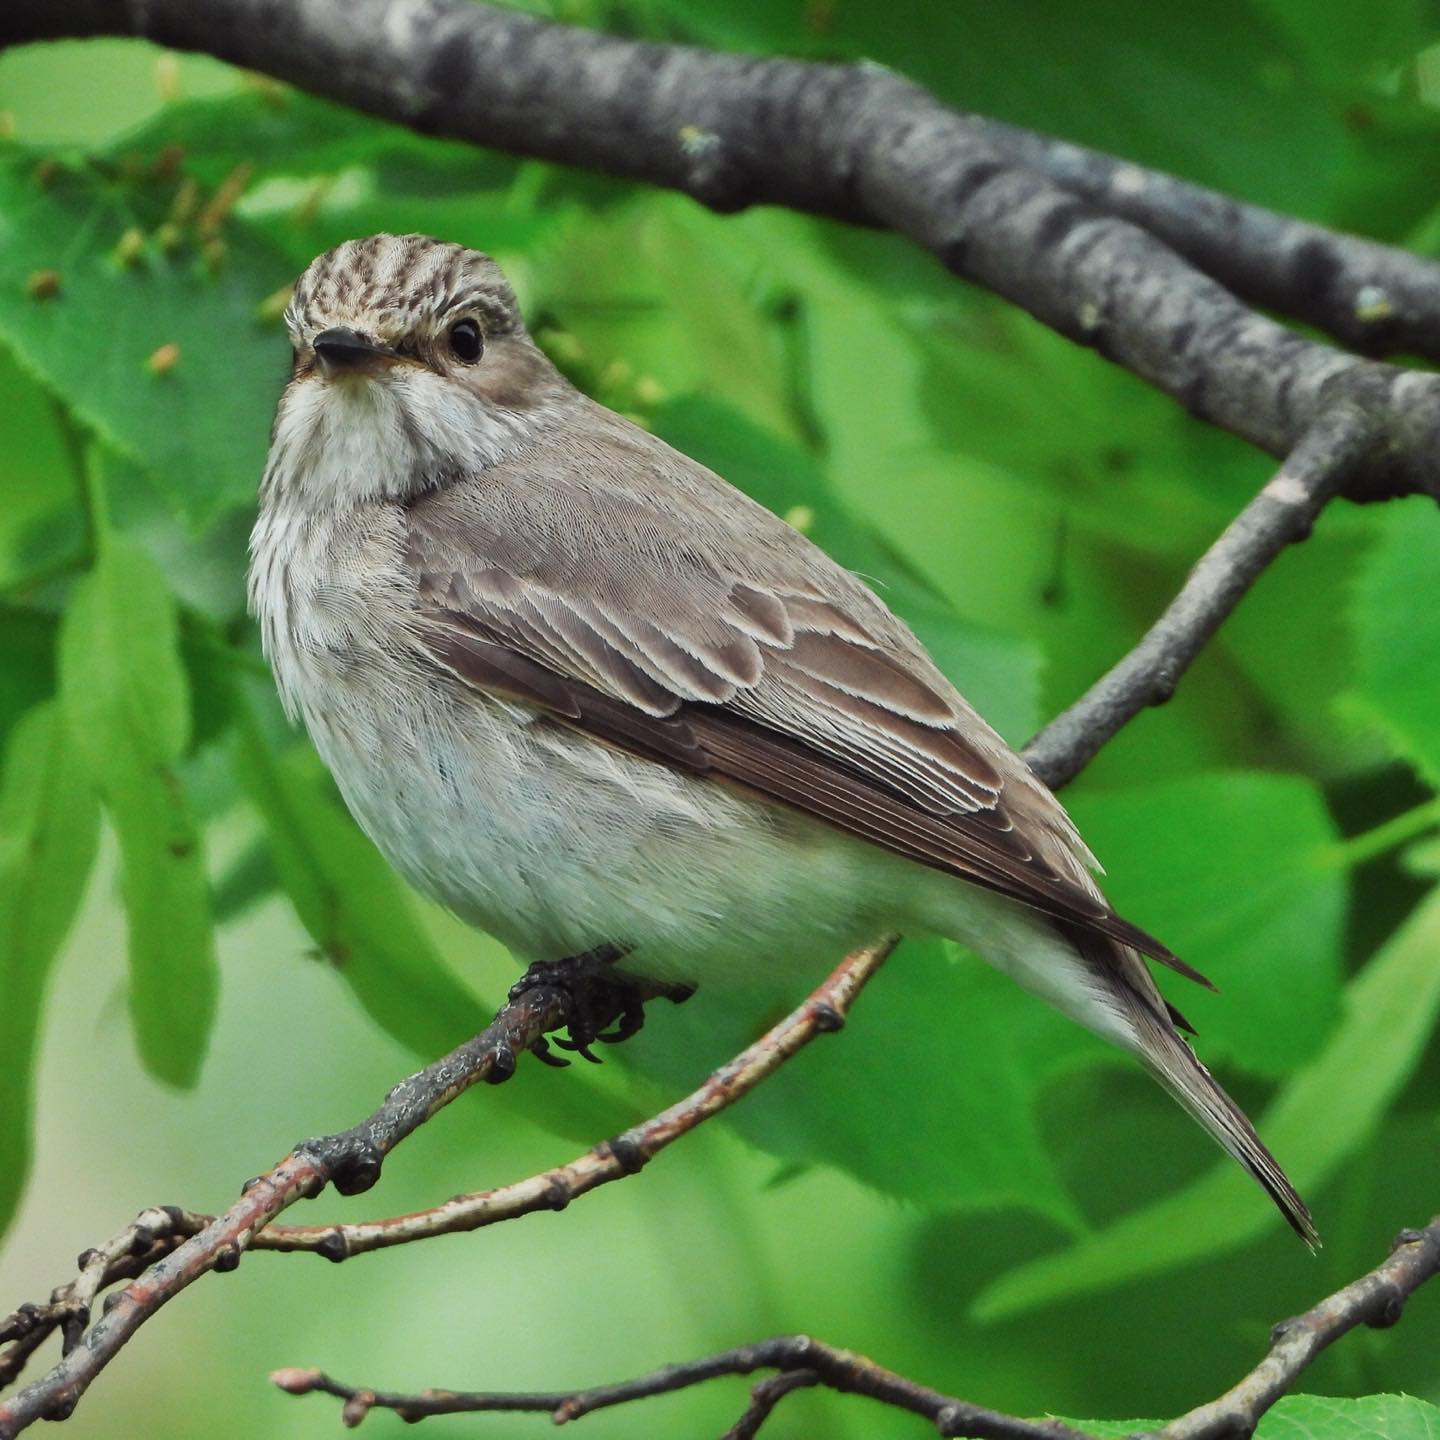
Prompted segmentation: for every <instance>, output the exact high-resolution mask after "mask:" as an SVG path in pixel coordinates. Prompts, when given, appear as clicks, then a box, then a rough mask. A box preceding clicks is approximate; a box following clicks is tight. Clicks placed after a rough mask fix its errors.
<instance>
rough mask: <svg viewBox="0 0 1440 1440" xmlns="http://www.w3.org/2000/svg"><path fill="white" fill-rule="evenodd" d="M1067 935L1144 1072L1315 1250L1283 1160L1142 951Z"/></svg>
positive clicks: (1316, 1238)
mask: <svg viewBox="0 0 1440 1440" xmlns="http://www.w3.org/2000/svg"><path fill="white" fill-rule="evenodd" d="M1061 933H1062V934H1063V935H1065V936H1066V938H1067V939H1068V940H1069V942H1070V943H1071V944H1072V945H1073V946H1074V947H1075V949H1076V950H1078V951H1079V952H1080V955H1081V957H1082V958H1083V959H1084V960H1085V961H1086V962H1087V968H1089V969H1090V971H1091V973H1092V974H1093V975H1096V976H1097V977H1099V976H1104V977H1105V979H1106V980H1108V982H1109V984H1108V987H1107V988H1108V989H1109V991H1110V994H1111V997H1112V999H1113V1001H1114V1004H1115V1006H1116V1009H1117V1010H1118V1011H1119V1013H1120V1015H1121V1016H1122V1017H1123V1019H1124V1021H1125V1023H1126V1024H1127V1026H1128V1028H1129V1029H1130V1031H1131V1032H1132V1034H1133V1036H1134V1041H1133V1048H1134V1050H1135V1052H1136V1053H1137V1054H1138V1055H1139V1057H1140V1059H1141V1061H1142V1062H1143V1063H1144V1065H1145V1068H1146V1069H1147V1070H1149V1071H1150V1073H1151V1074H1152V1075H1153V1076H1154V1077H1155V1078H1156V1079H1157V1080H1158V1081H1159V1082H1160V1083H1161V1085H1163V1086H1164V1087H1165V1089H1166V1090H1168V1091H1169V1092H1170V1094H1171V1095H1173V1096H1174V1097H1175V1099H1176V1100H1178V1101H1179V1102H1180V1104H1181V1105H1182V1106H1183V1107H1184V1108H1185V1109H1186V1110H1187V1111H1188V1112H1189V1113H1190V1115H1191V1116H1193V1117H1194V1119H1195V1120H1197V1121H1198V1122H1199V1124H1200V1125H1201V1126H1202V1127H1203V1128H1204V1129H1205V1130H1207V1131H1208V1132H1209V1133H1210V1134H1211V1135H1212V1136H1213V1137H1214V1138H1215V1139H1216V1140H1217V1141H1218V1142H1219V1144H1220V1146H1221V1148H1222V1149H1223V1150H1225V1152H1226V1153H1227V1154H1229V1155H1231V1156H1233V1157H1234V1158H1235V1159H1236V1160H1237V1161H1239V1163H1240V1164H1241V1165H1243V1166H1244V1167H1245V1169H1246V1170H1248V1171H1249V1172H1250V1174H1251V1175H1253V1176H1254V1177H1255V1179H1256V1180H1257V1181H1258V1182H1259V1184H1260V1186H1261V1187H1262V1188H1263V1189H1264V1191H1265V1193H1266V1194H1267V1195H1269V1197H1270V1198H1271V1200H1273V1201H1274V1202H1275V1206H1276V1208H1277V1209H1278V1210H1279V1211H1280V1213H1281V1214H1282V1215H1283V1216H1284V1217H1285V1220H1286V1222H1287V1223H1288V1224H1289V1226H1290V1228H1291V1229H1292V1230H1293V1231H1294V1232H1295V1233H1296V1234H1297V1235H1298V1236H1299V1237H1300V1238H1301V1239H1302V1240H1303V1241H1304V1242H1305V1243H1306V1244H1307V1245H1308V1246H1310V1248H1311V1249H1312V1250H1314V1249H1317V1248H1318V1247H1319V1245H1320V1234H1319V1232H1318V1231H1317V1230H1316V1228H1315V1222H1314V1220H1313V1219H1312V1218H1311V1216H1310V1211H1309V1209H1308V1208H1307V1207H1306V1205H1305V1202H1304V1201H1303V1200H1302V1199H1301V1198H1300V1195H1299V1193H1298V1192H1297V1191H1296V1189H1295V1187H1294V1185H1292V1184H1291V1183H1290V1178H1289V1176H1287V1175H1286V1174H1285V1172H1284V1170H1282V1169H1281V1168H1280V1162H1279V1161H1278V1160H1276V1158H1275V1157H1274V1156H1273V1155H1272V1154H1271V1153H1270V1152H1269V1150H1267V1149H1266V1148H1265V1143H1264V1141H1262V1140H1261V1139H1260V1137H1259V1135H1257V1134H1256V1133H1255V1127H1254V1126H1253V1125H1252V1124H1251V1123H1250V1120H1249V1118H1248V1117H1247V1116H1246V1114H1245V1112H1244V1111H1243V1110H1241V1108H1240V1107H1239V1106H1238V1105H1237V1104H1236V1103H1235V1102H1234V1101H1233V1100H1232V1099H1231V1098H1230V1097H1229V1095H1227V1094H1226V1093H1225V1091H1224V1090H1223V1089H1222V1088H1221V1086H1220V1083H1219V1081H1217V1080H1216V1079H1215V1077H1214V1076H1213V1075H1211V1073H1210V1072H1209V1071H1208V1070H1207V1069H1206V1068H1205V1066H1204V1065H1203V1064H1201V1062H1200V1060H1199V1057H1198V1056H1197V1055H1196V1054H1195V1052H1194V1051H1193V1050H1192V1049H1191V1048H1190V1046H1189V1044H1188V1043H1187V1042H1186V1040H1185V1037H1184V1036H1183V1035H1181V1034H1180V1033H1179V1031H1178V1030H1177V1029H1176V1025H1177V1023H1178V1024H1180V1025H1183V1026H1185V1028H1187V1029H1189V1028H1190V1027H1189V1026H1188V1024H1187V1023H1186V1022H1185V1020H1184V1017H1183V1016H1180V1015H1178V1014H1176V1012H1175V1010H1174V1009H1173V1007H1171V1006H1169V1005H1168V1004H1167V1003H1166V1001H1165V1000H1164V999H1163V997H1162V996H1161V994H1160V992H1159V990H1158V989H1156V986H1155V981H1154V980H1153V979H1152V978H1151V975H1150V971H1149V969H1148V968H1147V967H1146V965H1145V961H1144V960H1143V959H1141V957H1140V955H1139V954H1137V953H1136V951H1134V950H1132V949H1130V948H1128V947H1126V946H1123V945H1119V944H1116V943H1115V942H1114V941H1113V940H1110V939H1108V938H1106V937H1102V936H1094V935H1089V934H1085V933H1083V932H1081V931H1079V930H1078V929H1076V928H1073V927H1064V928H1062V929H1061Z"/></svg>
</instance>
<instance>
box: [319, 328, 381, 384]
mask: <svg viewBox="0 0 1440 1440" xmlns="http://www.w3.org/2000/svg"><path fill="white" fill-rule="evenodd" d="M312 344H313V345H314V347H315V359H316V360H317V361H318V362H319V365H320V369H321V371H322V372H323V373H324V374H326V375H345V374H358V373H364V372H366V371H372V372H373V371H375V370H379V369H383V368H384V367H385V366H386V365H388V364H389V363H390V362H391V361H392V360H394V359H396V358H398V357H397V355H396V352H395V351H394V350H391V349H390V348H389V347H388V346H385V345H377V344H375V342H374V341H373V340H367V339H366V338H365V337H364V336H363V335H360V334H358V333H357V332H356V331H354V330H347V329H346V328H345V327H344V326H342V325H337V326H336V327H335V328H334V329H333V330H322V331H321V332H320V333H319V334H318V335H317V336H316V337H315V339H314V341H313V342H312Z"/></svg>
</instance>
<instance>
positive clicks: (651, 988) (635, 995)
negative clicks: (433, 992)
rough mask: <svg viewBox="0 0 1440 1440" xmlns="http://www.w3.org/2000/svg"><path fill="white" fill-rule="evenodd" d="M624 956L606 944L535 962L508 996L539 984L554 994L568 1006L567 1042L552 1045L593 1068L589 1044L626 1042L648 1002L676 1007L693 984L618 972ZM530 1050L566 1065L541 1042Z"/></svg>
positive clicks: (642, 1018)
mask: <svg viewBox="0 0 1440 1440" xmlns="http://www.w3.org/2000/svg"><path fill="white" fill-rule="evenodd" d="M628 953H629V947H628V946H624V945H612V944H606V945H597V946H595V947H594V949H591V950H586V951H585V952H584V953H583V954H581V955H571V956H567V957H566V958H565V959H563V960H539V961H536V963H535V964H533V965H531V966H530V968H529V969H528V970H527V971H526V972H525V973H524V975H522V976H521V977H520V979H519V980H517V981H516V982H515V984H514V985H513V986H511V988H510V998H511V999H512V1000H515V999H518V998H519V997H520V996H521V995H523V994H524V993H525V992H526V991H527V990H533V989H535V988H536V987H537V986H540V985H548V986H550V987H552V988H553V989H556V990H559V991H560V992H561V993H562V994H564V995H565V996H566V998H567V999H568V1001H569V1002H570V1003H569V1005H568V1007H567V1017H566V1029H567V1031H568V1037H569V1038H568V1039H564V1040H556V1042H555V1043H556V1044H557V1045H558V1046H560V1048H561V1049H562V1050H571V1051H573V1052H574V1053H575V1054H577V1055H583V1056H584V1057H585V1059H587V1060H591V1061H594V1062H596V1063H597V1064H598V1063H599V1059H600V1057H599V1056H598V1055H596V1054H595V1053H594V1052H593V1051H592V1050H591V1049H590V1046H591V1045H592V1044H594V1042H595V1041H596V1040H603V1041H605V1043H606V1044H611V1045H613V1044H618V1043H619V1042H620V1041H621V1040H628V1039H629V1038H630V1037H631V1036H632V1035H633V1034H635V1032H636V1031H637V1030H639V1029H640V1027H641V1026H642V1025H643V1024H644V1023H645V1002H646V1001H647V1000H653V999H655V998H657V997H663V998H664V999H667V1000H670V1001H672V1002H674V1003H675V1004H677V1005H678V1004H679V1003H680V1002H681V1001H683V1000H688V999H689V998H690V996H691V994H693V993H694V986H690V985H670V984H666V983H664V982H663V981H655V980H642V979H640V978H638V977H636V976H633V975H624V974H621V973H619V972H618V971H616V969H615V968H614V967H615V964H616V962H617V961H619V960H621V959H623V958H624V956H625V955H626V954H628ZM612 1021H615V1022H618V1023H616V1025H615V1028H614V1029H613V1030H607V1029H606V1028H605V1027H606V1026H607V1025H609V1024H610V1023H611V1022H612ZM531 1050H532V1052H533V1053H534V1054H535V1055H536V1056H537V1057H538V1058H539V1059H541V1060H543V1061H544V1062H545V1063H546V1064H547V1065H566V1064H568V1063H569V1062H568V1061H567V1060H564V1059H562V1058H561V1057H560V1056H558V1055H556V1054H555V1053H554V1052H553V1051H552V1050H551V1049H550V1046H549V1045H548V1044H547V1043H546V1041H545V1040H544V1039H541V1040H537V1041H536V1042H535V1044H534V1045H533V1046H532V1047H531Z"/></svg>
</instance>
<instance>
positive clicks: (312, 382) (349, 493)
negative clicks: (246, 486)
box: [262, 366, 547, 508]
mask: <svg viewBox="0 0 1440 1440" xmlns="http://www.w3.org/2000/svg"><path fill="white" fill-rule="evenodd" d="M545 418H547V417H544V416H540V415H536V414H535V413H534V412H530V411H527V412H525V413H523V414H522V413H519V412H516V411H512V410H503V409H498V408H495V407H493V406H490V405H487V404H485V403H484V402H483V401H482V400H481V399H480V398H479V397H477V396H476V395H474V394H472V393H471V392H470V391H469V390H467V389H466V388H465V387H464V386H462V385H457V384H455V383H454V382H453V381H451V380H447V379H445V378H444V377H442V376H439V375H436V374H434V373H433V372H432V371H429V370H426V369H423V368H421V367H419V366H403V367H402V366H397V367H396V368H394V369H393V370H390V371H387V372H386V373H384V374H382V375H378V376H359V375H357V376H350V377H342V378H337V379H328V380H327V379H325V378H323V377H321V376H320V375H312V376H309V377H307V378H305V379H303V380H299V381H296V382H294V383H292V384H291V385H290V386H289V387H288V388H287V389H286V391H285V394H284V395H283V396H282V397H281V400H280V407H279V410H278V411H277V413H276V416H275V431H274V437H273V439H272V441H271V445H270V457H269V460H268V463H267V465H266V468H265V480H264V484H263V487H262V493H263V494H264V496H265V498H266V500H267V501H271V502H274V501H277V500H282V499H283V500H285V501H290V502H292V503H297V504H299V505H301V506H303V507H305V508H311V507H331V506H343V505H345V504H347V503H350V504H354V503H364V502H366V501H371V500H403V499H406V498H408V497H410V496H413V495H417V494H420V493H423V492H424V491H425V490H428V489H430V488H431V487H432V486H433V485H434V484H435V483H436V480H437V478H439V477H441V476H443V475H447V474H453V473H454V471H455V470H456V469H457V468H460V469H467V470H484V469H487V468H489V467H490V466H491V465H495V464H498V463H499V462H500V461H502V460H504V459H506V458H507V457H508V456H511V455H513V454H515V453H516V452H517V451H519V450H520V449H522V448H523V447H524V446H525V445H526V443H527V442H528V441H529V440H530V439H531V438H532V437H533V436H534V434H535V433H536V431H537V430H538V429H540V428H542V427H543V423H544V419H545Z"/></svg>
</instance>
